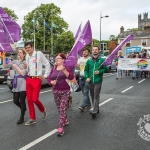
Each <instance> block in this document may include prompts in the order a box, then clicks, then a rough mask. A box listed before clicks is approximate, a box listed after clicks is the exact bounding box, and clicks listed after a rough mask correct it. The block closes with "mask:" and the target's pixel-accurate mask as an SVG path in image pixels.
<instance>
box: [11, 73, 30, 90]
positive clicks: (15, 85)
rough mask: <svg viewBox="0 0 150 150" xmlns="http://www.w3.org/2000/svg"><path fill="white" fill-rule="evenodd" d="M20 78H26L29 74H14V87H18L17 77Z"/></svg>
mask: <svg viewBox="0 0 150 150" xmlns="http://www.w3.org/2000/svg"><path fill="white" fill-rule="evenodd" d="M18 78H24V79H26V78H27V76H22V75H18V76H14V80H13V87H14V88H16V87H17V79H18Z"/></svg>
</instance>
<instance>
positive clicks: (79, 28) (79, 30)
mask: <svg viewBox="0 0 150 150" xmlns="http://www.w3.org/2000/svg"><path fill="white" fill-rule="evenodd" d="M80 32H81V24H80V25H79V27H78V30H77V33H76V35H75V37H74V40H75V41H76V39H77V38H78V36H79V34H80Z"/></svg>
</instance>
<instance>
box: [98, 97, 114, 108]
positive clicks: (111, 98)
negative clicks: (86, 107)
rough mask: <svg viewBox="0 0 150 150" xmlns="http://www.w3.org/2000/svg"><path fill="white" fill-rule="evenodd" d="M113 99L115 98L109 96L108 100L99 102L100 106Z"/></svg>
mask: <svg viewBox="0 0 150 150" xmlns="http://www.w3.org/2000/svg"><path fill="white" fill-rule="evenodd" d="M111 100H113V98H109V99H108V100H106V101H104V102H102V103H100V104H99V107H100V106H102V105H104V104H105V103H108V102H109V101H111Z"/></svg>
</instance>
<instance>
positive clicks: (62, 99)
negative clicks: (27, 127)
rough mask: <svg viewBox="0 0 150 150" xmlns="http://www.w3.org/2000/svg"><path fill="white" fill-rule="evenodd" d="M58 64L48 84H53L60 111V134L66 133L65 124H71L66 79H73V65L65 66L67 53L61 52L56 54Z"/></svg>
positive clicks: (53, 69)
mask: <svg viewBox="0 0 150 150" xmlns="http://www.w3.org/2000/svg"><path fill="white" fill-rule="evenodd" d="M55 59H56V63H55V64H56V65H55V66H54V67H53V68H52V69H51V72H50V75H49V76H48V78H47V82H48V84H50V85H52V86H53V88H52V92H53V95H54V100H55V103H56V105H57V109H58V112H59V124H58V136H62V135H63V134H64V126H65V125H67V124H69V121H68V118H67V114H66V110H67V108H68V99H69V95H70V86H69V84H68V83H67V81H66V80H73V78H74V70H73V67H66V68H65V67H64V66H63V63H64V61H65V59H66V56H65V54H63V53H60V54H58V55H57V56H56V58H55Z"/></svg>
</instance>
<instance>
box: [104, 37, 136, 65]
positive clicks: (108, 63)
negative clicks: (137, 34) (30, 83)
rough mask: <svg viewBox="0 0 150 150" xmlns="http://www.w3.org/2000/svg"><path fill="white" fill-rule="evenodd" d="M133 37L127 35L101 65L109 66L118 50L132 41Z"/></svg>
mask: <svg viewBox="0 0 150 150" xmlns="http://www.w3.org/2000/svg"><path fill="white" fill-rule="evenodd" d="M133 37H134V36H133V35H128V36H127V37H126V38H125V39H124V40H123V41H122V42H121V43H120V44H119V45H118V46H117V47H116V48H115V49H114V50H113V52H112V53H111V54H110V55H109V57H107V59H106V60H105V61H104V63H103V64H102V65H111V64H112V61H113V59H114V57H115V54H116V53H117V52H118V51H119V50H120V48H121V47H122V46H123V45H124V44H125V43H126V42H128V41H130V40H132V39H133Z"/></svg>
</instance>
